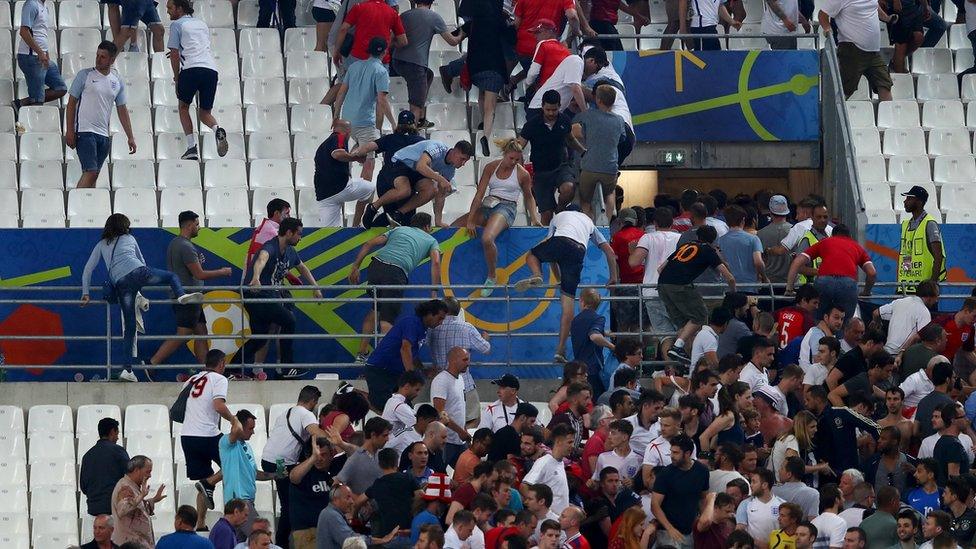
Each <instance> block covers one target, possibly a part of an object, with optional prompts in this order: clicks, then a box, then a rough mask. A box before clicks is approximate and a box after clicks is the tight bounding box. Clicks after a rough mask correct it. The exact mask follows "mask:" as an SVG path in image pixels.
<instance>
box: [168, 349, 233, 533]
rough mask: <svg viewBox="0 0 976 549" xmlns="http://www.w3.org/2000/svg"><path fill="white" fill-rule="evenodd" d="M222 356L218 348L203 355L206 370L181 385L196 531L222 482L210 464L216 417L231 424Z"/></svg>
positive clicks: (216, 444)
mask: <svg viewBox="0 0 976 549" xmlns="http://www.w3.org/2000/svg"><path fill="white" fill-rule="evenodd" d="M226 358H227V357H226V356H225V355H224V353H223V351H220V350H219V349H211V350H210V352H208V353H207V359H206V362H205V366H206V369H205V370H204V371H202V372H200V373H199V374H196V375H194V376H192V377H191V378H190V379H188V380H187V381H186V383H184V384H183V388H182V389H181V390H180V391H181V394H182V391H184V390H187V389H189V392H187V397H186V410H185V412H184V416H183V429H182V430H181V431H180V444H181V445H182V446H183V455H184V456H186V477H187V478H188V479H190V480H192V481H194V482H195V486H196V489H197V492H198V493H197V517H198V518H197V528H202V527H204V526H206V523H205V522H204V520H205V519H206V516H207V513H206V510H207V509H213V508H214V500H213V491H214V486H215V485H216V484H217V483H218V482H220V481H221V480H223V478H224V476H223V474H222V473H221V472H220V471H217V472H216V473H214V469H213V464H214V463H216V464H217V465H220V437H221V436H223V435H222V434H221V432H220V418H224V419H225V420H226V421H227V422H228V423H233V422H234V415H233V414H231V413H230V410H229V409H228V408H227V378H226V377H224V366H225V365H226V362H225V361H226Z"/></svg>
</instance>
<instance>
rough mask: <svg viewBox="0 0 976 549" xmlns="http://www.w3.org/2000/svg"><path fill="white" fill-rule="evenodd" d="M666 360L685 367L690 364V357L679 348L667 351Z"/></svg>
mask: <svg viewBox="0 0 976 549" xmlns="http://www.w3.org/2000/svg"><path fill="white" fill-rule="evenodd" d="M668 358H670V359H671V360H674V361H676V362H680V363H682V364H685V365H688V364H691V357H690V356H688V353H686V352H685V350H684V349H683V348H680V347H671V350H669V351H668Z"/></svg>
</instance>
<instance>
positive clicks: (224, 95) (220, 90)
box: [214, 80, 242, 107]
mask: <svg viewBox="0 0 976 549" xmlns="http://www.w3.org/2000/svg"><path fill="white" fill-rule="evenodd" d="M241 103H242V101H241V81H240V80H220V81H218V82H217V95H216V96H215V97H214V107H228V106H237V107H240V106H241Z"/></svg>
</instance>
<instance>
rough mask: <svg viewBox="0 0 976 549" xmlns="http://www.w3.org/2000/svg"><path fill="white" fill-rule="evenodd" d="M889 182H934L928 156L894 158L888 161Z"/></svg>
mask: <svg viewBox="0 0 976 549" xmlns="http://www.w3.org/2000/svg"><path fill="white" fill-rule="evenodd" d="M888 181H890V182H892V183H912V182H914V181H919V182H921V181H932V172H931V170H930V169H929V157H928V156H893V157H892V158H891V159H889V160H888Z"/></svg>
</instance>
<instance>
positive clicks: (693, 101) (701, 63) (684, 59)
mask: <svg viewBox="0 0 976 549" xmlns="http://www.w3.org/2000/svg"><path fill="white" fill-rule="evenodd" d="M613 66H614V69H616V71H617V72H618V73H619V74H620V75H621V77H622V78H623V83H624V86H625V87H626V88H627V89H628V90H640V93H628V94H627V102H628V104H629V106H630V112H631V114H632V116H633V121H634V131H635V133H636V134H637V140H638V141H819V140H820V87H819V82H820V77H819V74H820V60H819V57H818V52H817V51H815V50H796V51H698V52H691V51H678V50H673V51H657V50H647V51H639V52H636V51H631V52H615V54H614V57H613Z"/></svg>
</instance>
